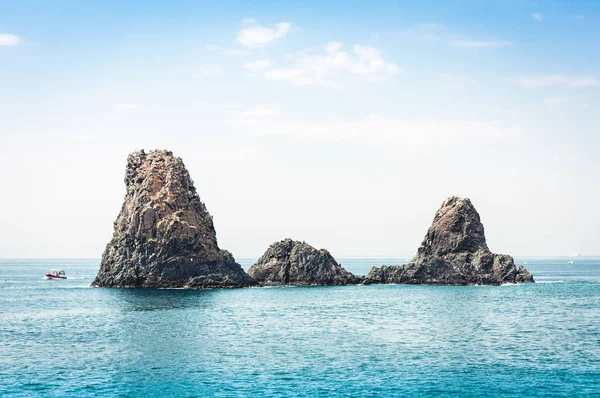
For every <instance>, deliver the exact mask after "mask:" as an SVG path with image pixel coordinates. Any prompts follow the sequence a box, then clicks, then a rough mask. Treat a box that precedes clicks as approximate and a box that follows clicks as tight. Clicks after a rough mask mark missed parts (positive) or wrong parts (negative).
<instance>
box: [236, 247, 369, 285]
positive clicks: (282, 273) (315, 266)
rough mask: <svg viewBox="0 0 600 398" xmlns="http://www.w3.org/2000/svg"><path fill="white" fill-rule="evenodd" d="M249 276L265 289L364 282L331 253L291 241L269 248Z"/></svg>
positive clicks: (251, 269) (249, 272)
mask: <svg viewBox="0 0 600 398" xmlns="http://www.w3.org/2000/svg"><path fill="white" fill-rule="evenodd" d="M248 274H250V276H251V277H252V278H254V279H255V280H256V281H257V282H259V283H261V284H263V285H304V286H311V285H314V286H329V285H352V284H358V283H361V281H362V278H361V277H358V276H355V275H353V274H351V273H350V272H348V271H346V270H345V269H344V268H342V266H341V265H340V264H338V263H337V262H336V261H335V259H334V258H333V256H332V255H331V254H330V253H329V252H328V251H327V250H324V249H320V250H318V249H315V248H314V247H312V246H310V245H309V244H307V243H305V242H299V241H293V240H291V239H284V240H282V241H280V242H275V243H273V244H272V245H271V246H269V248H268V249H267V251H266V252H265V253H264V254H263V255H262V256H261V257H260V258H259V259H258V262H257V263H256V264H254V265H253V266H252V267H250V269H249V270H248Z"/></svg>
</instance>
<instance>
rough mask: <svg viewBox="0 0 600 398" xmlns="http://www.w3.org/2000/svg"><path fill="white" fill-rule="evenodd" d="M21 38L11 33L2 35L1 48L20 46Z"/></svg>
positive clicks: (0, 39) (0, 34) (0, 37)
mask: <svg viewBox="0 0 600 398" xmlns="http://www.w3.org/2000/svg"><path fill="white" fill-rule="evenodd" d="M19 43H21V38H20V37H19V36H17V35H13V34H10V33H0V46H18V45H19Z"/></svg>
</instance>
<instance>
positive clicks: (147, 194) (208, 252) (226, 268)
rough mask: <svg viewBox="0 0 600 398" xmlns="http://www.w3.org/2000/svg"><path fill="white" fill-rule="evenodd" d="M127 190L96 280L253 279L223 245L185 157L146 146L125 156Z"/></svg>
mask: <svg viewBox="0 0 600 398" xmlns="http://www.w3.org/2000/svg"><path fill="white" fill-rule="evenodd" d="M125 185H126V187H127V194H126V195H125V201H124V202H123V206H122V207H121V212H120V213H119V216H118V217H117V220H116V221H115V222H114V233H113V237H112V239H111V241H110V242H109V243H108V245H107V246H106V250H105V251H104V254H103V256H102V262H101V265H100V270H99V271H98V275H97V276H96V279H95V280H94V282H93V283H92V285H93V286H99V287H160V288H166V287H183V288H215V287H243V286H251V285H255V284H256V282H255V281H254V280H253V279H252V278H250V277H249V276H248V275H247V274H246V273H245V272H244V270H243V269H242V267H241V266H240V265H239V264H237V263H236V262H235V260H234V259H233V256H232V255H231V253H229V252H228V251H226V250H221V249H219V246H218V245H217V238H216V233H215V228H214V226H213V220H212V217H211V216H210V214H208V211H207V210H206V207H205V206H204V203H202V201H201V200H200V197H199V196H198V194H197V193H196V189H195V188H194V185H193V182H192V180H191V178H190V175H189V173H188V171H187V169H186V168H185V166H184V164H183V162H182V160H181V159H180V158H177V157H175V156H173V154H172V153H171V152H168V151H158V150H157V151H151V152H149V153H145V152H144V151H143V150H142V151H140V152H134V153H132V154H130V155H129V157H128V158H127V169H126V173H125Z"/></svg>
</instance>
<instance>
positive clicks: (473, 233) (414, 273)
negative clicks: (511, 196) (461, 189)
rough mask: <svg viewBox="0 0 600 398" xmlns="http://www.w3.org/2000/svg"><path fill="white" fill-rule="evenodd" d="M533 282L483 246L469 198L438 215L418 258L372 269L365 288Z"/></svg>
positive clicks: (454, 199) (450, 200)
mask: <svg viewBox="0 0 600 398" xmlns="http://www.w3.org/2000/svg"><path fill="white" fill-rule="evenodd" d="M521 282H534V280H533V275H531V274H530V273H529V272H528V271H527V270H526V269H525V267H523V266H521V267H519V269H518V270H517V268H516V266H515V263H514V260H513V258H512V257H511V256H508V255H504V254H493V253H492V252H491V251H490V249H489V248H488V246H487V243H486V240H485V234H484V229H483V224H482V223H481V220H480V218H479V213H477V210H475V207H474V206H473V204H471V201H470V200H469V199H465V198H459V197H455V196H453V197H451V198H448V199H447V200H446V201H445V202H444V203H443V204H442V207H441V208H440V209H439V210H438V211H437V213H436V215H435V218H434V220H433V224H432V225H431V227H430V228H429V230H428V231H427V235H425V238H424V239H423V242H422V243H421V246H420V247H419V249H418V252H417V254H416V256H415V257H414V258H413V259H412V260H411V261H410V263H408V264H406V265H402V266H383V267H379V268H378V267H373V268H372V269H371V271H369V273H368V274H367V276H366V277H365V279H364V282H363V283H364V284H372V283H407V284H435V285H500V284H503V283H521Z"/></svg>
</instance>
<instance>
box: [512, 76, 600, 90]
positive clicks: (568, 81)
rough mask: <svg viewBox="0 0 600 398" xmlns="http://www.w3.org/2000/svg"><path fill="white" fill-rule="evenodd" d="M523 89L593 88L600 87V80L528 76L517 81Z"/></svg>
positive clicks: (584, 77)
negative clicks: (556, 87)
mask: <svg viewBox="0 0 600 398" xmlns="http://www.w3.org/2000/svg"><path fill="white" fill-rule="evenodd" d="M516 82H517V83H518V84H520V85H521V86H523V87H532V88H542V87H555V86H567V87H592V86H598V85H600V79H598V78H597V77H595V76H573V75H539V76H526V77H521V78H518V79H517V80H516Z"/></svg>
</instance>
